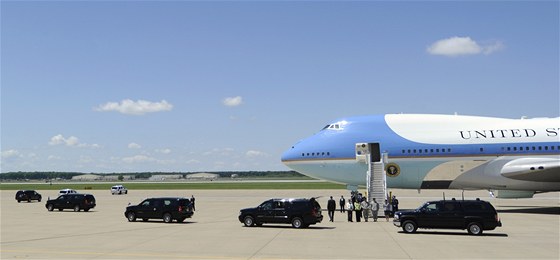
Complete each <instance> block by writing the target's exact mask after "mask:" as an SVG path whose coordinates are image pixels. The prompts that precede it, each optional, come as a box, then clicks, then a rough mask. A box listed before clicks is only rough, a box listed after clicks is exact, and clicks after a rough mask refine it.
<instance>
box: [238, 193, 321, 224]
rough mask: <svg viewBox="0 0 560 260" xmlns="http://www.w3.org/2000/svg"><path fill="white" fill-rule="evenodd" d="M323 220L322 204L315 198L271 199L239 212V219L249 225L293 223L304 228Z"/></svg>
mask: <svg viewBox="0 0 560 260" xmlns="http://www.w3.org/2000/svg"><path fill="white" fill-rule="evenodd" d="M322 220H323V215H322V214H321V205H319V203H318V202H317V201H316V200H315V198H311V199H270V200H267V201H265V202H263V203H262V204H261V205H259V206H258V207H256V208H247V209H242V210H241V211H240V212H239V221H241V223H243V224H245V226H247V227H251V226H253V225H257V226H261V225H262V224H263V223H284V224H290V223H291V224H292V226H293V227H294V228H302V227H308V226H309V225H313V224H316V223H320V222H321V221H322Z"/></svg>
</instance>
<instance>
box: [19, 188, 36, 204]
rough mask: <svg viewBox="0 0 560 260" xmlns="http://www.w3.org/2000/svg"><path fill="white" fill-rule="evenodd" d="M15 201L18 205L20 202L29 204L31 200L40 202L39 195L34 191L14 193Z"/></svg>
mask: <svg viewBox="0 0 560 260" xmlns="http://www.w3.org/2000/svg"><path fill="white" fill-rule="evenodd" d="M16 200H17V202H18V203H20V202H21V201H22V200H23V201H27V202H31V201H32V200H36V201H38V202H41V194H39V193H37V192H36V191H34V190H19V191H18V192H16Z"/></svg>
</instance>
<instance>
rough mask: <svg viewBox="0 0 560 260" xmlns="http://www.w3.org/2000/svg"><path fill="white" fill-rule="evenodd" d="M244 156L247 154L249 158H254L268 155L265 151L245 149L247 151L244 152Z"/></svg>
mask: <svg viewBox="0 0 560 260" xmlns="http://www.w3.org/2000/svg"><path fill="white" fill-rule="evenodd" d="M245 156H247V157H249V158H255V157H266V156H268V154H266V153H265V152H261V151H255V150H249V151H247V153H245Z"/></svg>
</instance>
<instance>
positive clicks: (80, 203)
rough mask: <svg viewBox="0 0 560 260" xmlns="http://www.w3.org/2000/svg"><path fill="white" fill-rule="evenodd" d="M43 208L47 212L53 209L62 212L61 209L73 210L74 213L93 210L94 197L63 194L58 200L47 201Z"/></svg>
mask: <svg viewBox="0 0 560 260" xmlns="http://www.w3.org/2000/svg"><path fill="white" fill-rule="evenodd" d="M45 207H47V209H48V210H49V211H53V210H54V209H58V210H59V211H62V210H63V209H74V211H80V210H82V209H83V210H84V211H89V210H90V209H92V208H95V197H93V195H91V194H78V193H73V194H65V195H60V196H58V198H56V199H53V200H47V203H46V204H45Z"/></svg>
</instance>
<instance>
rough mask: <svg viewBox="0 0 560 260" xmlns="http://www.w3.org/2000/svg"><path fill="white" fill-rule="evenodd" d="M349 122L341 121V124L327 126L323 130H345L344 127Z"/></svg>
mask: <svg viewBox="0 0 560 260" xmlns="http://www.w3.org/2000/svg"><path fill="white" fill-rule="evenodd" d="M346 124H347V122H346V121H340V122H336V123H334V124H330V125H326V126H325V127H323V129H321V130H325V129H329V130H341V129H343V128H344V125H346Z"/></svg>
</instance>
